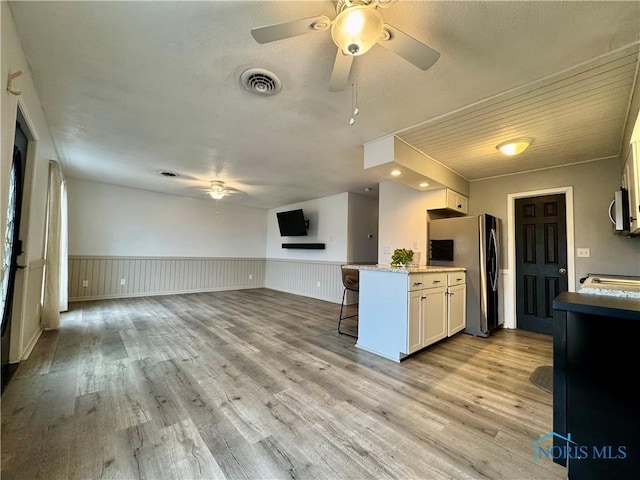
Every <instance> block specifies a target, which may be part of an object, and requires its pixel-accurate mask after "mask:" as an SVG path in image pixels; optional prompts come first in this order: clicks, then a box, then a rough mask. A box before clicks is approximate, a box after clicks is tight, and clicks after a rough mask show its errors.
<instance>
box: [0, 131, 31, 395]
mask: <svg viewBox="0 0 640 480" xmlns="http://www.w3.org/2000/svg"><path fill="white" fill-rule="evenodd" d="M26 153H27V137H26V136H25V134H24V132H23V131H22V128H21V127H20V124H19V123H18V124H16V133H15V141H14V147H13V162H12V164H11V175H10V178H9V203H8V207H7V225H6V227H5V246H4V247H5V250H4V258H3V259H2V296H1V298H0V301H1V302H2V304H1V305H2V307H1V308H0V310H1V311H2V344H1V346H0V349H1V351H2V390H4V387H5V386H6V385H7V382H8V381H9V378H10V376H11V373H12V370H13V369H12V368H11V366H10V364H9V349H10V348H11V344H10V341H11V316H12V313H13V297H14V291H15V280H16V272H17V270H18V257H19V256H20V254H21V253H22V242H21V241H20V238H19V235H20V212H21V211H22V188H23V186H24V171H25V159H26Z"/></svg>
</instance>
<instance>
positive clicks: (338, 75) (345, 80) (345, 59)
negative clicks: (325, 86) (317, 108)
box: [329, 49, 353, 92]
mask: <svg viewBox="0 0 640 480" xmlns="http://www.w3.org/2000/svg"><path fill="white" fill-rule="evenodd" d="M352 63H353V56H352V55H345V54H344V53H342V50H340V49H338V53H336V61H335V62H334V63H333V71H332V72H331V80H329V91H330V92H341V91H343V90H344V89H345V88H347V85H348V84H349V74H350V73H351V64H352Z"/></svg>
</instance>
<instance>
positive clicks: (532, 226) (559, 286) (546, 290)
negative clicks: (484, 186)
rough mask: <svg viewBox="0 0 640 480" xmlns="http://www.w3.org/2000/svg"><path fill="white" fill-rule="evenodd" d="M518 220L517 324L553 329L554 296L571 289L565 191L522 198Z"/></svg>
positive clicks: (533, 327)
mask: <svg viewBox="0 0 640 480" xmlns="http://www.w3.org/2000/svg"><path fill="white" fill-rule="evenodd" d="M515 212H516V215H515V222H516V325H517V327H518V328H523V329H525V330H532V331H534V332H541V333H552V332H553V323H552V321H553V305H552V302H553V299H554V298H555V297H556V296H558V294H559V293H560V292H564V291H566V290H567V289H568V280H567V223H566V213H567V212H566V207H565V196H564V194H559V195H546V196H543V197H530V198H520V199H517V200H516V204H515Z"/></svg>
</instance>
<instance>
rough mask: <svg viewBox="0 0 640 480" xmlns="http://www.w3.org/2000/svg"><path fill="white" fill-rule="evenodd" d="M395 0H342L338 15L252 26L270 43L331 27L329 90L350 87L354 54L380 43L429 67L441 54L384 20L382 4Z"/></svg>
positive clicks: (255, 33) (255, 34) (261, 40)
mask: <svg viewBox="0 0 640 480" xmlns="http://www.w3.org/2000/svg"><path fill="white" fill-rule="evenodd" d="M390 3H392V0H339V1H338V2H337V4H336V13H337V15H336V17H335V18H334V19H333V20H332V19H330V18H329V17H327V16H326V15H318V16H315V17H308V18H301V19H299V20H293V21H291V22H285V23H278V24H276V25H267V26H264V27H257V28H253V29H251V35H252V36H253V38H254V39H255V40H256V41H257V42H258V43H269V42H275V41H277V40H283V39H285V38H290V37H295V36H298V35H304V34H306V33H311V32H320V31H324V30H328V29H331V38H332V39H333V42H334V43H335V44H336V46H337V47H338V52H337V53H336V59H335V62H334V64H333V71H332V72H331V80H330V81H329V91H330V92H339V91H342V90H344V89H345V88H347V86H348V84H349V74H350V73H351V64H352V63H353V57H355V56H358V55H362V54H363V53H366V52H367V51H368V50H369V49H370V48H371V47H373V45H375V44H376V43H377V44H379V45H382V46H383V47H385V48H387V49H389V50H391V51H392V52H395V53H396V54H398V55H400V56H401V57H402V58H404V59H405V60H408V61H409V62H411V63H413V64H414V65H415V66H416V67H418V68H420V69H422V70H427V69H428V68H429V67H431V66H432V65H433V64H434V63H436V61H437V60H438V58H439V57H440V53H438V52H437V51H436V50H434V49H433V48H431V47H429V46H428V45H425V44H424V43H422V42H420V41H418V40H416V39H415V38H413V37H411V36H409V35H407V34H406V33H404V32H402V31H400V30H398V29H397V28H395V27H393V26H391V25H389V24H388V23H384V20H383V19H382V15H381V14H380V12H379V11H378V7H387V6H389V4H390Z"/></svg>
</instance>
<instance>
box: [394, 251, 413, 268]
mask: <svg viewBox="0 0 640 480" xmlns="http://www.w3.org/2000/svg"><path fill="white" fill-rule="evenodd" d="M412 261H413V250H407V249H406V248H396V249H395V250H394V251H393V255H392V256H391V266H392V267H404V266H406V265H407V264H408V263H411V262H412Z"/></svg>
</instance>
